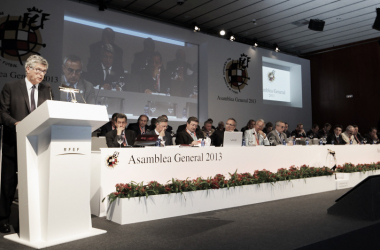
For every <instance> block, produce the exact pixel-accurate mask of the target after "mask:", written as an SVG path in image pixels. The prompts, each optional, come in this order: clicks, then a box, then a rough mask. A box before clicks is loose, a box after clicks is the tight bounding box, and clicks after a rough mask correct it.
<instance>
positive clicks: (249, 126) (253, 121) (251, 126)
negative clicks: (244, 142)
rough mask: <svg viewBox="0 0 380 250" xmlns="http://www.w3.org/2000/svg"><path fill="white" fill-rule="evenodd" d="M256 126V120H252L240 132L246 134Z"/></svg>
mask: <svg viewBox="0 0 380 250" xmlns="http://www.w3.org/2000/svg"><path fill="white" fill-rule="evenodd" d="M255 125H256V122H255V120H253V119H251V120H249V121H248V123H247V125H245V126H244V127H242V128H241V130H240V131H241V132H243V134H244V132H245V131H246V130H247V129H253V128H254V127H255Z"/></svg>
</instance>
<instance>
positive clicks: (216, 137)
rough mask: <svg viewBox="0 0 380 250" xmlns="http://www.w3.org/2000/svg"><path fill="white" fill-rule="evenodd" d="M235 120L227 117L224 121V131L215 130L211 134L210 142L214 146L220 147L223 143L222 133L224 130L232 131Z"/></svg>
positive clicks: (234, 126)
mask: <svg viewBox="0 0 380 250" xmlns="http://www.w3.org/2000/svg"><path fill="white" fill-rule="evenodd" d="M236 125H237V123H236V120H235V119H234V118H229V119H228V120H227V122H226V128H225V130H224V131H222V130H217V131H215V132H214V133H213V134H212V135H211V137H210V138H211V143H212V145H214V146H215V147H220V146H222V144H223V140H224V133H225V132H234V131H235V128H236Z"/></svg>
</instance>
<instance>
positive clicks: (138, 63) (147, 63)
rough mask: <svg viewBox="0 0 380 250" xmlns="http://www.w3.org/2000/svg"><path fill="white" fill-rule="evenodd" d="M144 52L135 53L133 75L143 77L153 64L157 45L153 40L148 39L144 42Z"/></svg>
mask: <svg viewBox="0 0 380 250" xmlns="http://www.w3.org/2000/svg"><path fill="white" fill-rule="evenodd" d="M143 46H144V48H143V50H142V51H140V52H137V53H135V55H134V59H133V63H132V67H131V73H132V74H134V75H139V76H141V75H142V74H144V73H145V72H146V70H147V69H148V68H150V67H151V66H152V64H153V55H154V50H155V48H156V45H155V43H154V41H153V39H152V38H150V37H148V38H146V39H145V40H144V43H143Z"/></svg>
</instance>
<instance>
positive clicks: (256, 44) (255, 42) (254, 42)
mask: <svg viewBox="0 0 380 250" xmlns="http://www.w3.org/2000/svg"><path fill="white" fill-rule="evenodd" d="M257 46H259V44H258V43H257V38H253V47H257Z"/></svg>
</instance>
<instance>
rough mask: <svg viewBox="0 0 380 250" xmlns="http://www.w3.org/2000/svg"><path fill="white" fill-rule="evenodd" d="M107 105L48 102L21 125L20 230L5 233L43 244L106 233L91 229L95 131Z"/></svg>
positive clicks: (105, 118) (34, 244) (104, 117)
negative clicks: (92, 134)
mask: <svg viewBox="0 0 380 250" xmlns="http://www.w3.org/2000/svg"><path fill="white" fill-rule="evenodd" d="M106 122H108V114H107V110H106V107H105V106H97V105H90V104H80V103H69V102H60V101H50V100H49V101H45V102H44V103H43V104H42V105H40V106H39V107H38V108H37V109H36V110H35V111H33V112H32V113H31V114H30V115H28V116H27V117H26V118H25V119H23V120H22V121H21V122H20V123H19V124H18V125H17V126H16V132H17V154H18V156H17V157H18V183H19V184H18V185H19V186H18V189H19V213H20V234H19V235H18V234H12V235H7V236H4V238H6V239H9V240H12V241H15V242H18V243H20V244H24V245H27V246H30V247H34V248H37V249H39V248H44V247H48V246H52V245H57V244H61V243H65V242H69V241H73V240H77V239H82V238H86V237H90V236H95V235H99V234H103V233H106V231H104V230H100V229H96V228H92V223H91V212H90V171H91V169H90V164H91V132H92V131H94V130H95V129H97V128H99V127H101V126H102V125H103V124H105V123H106Z"/></svg>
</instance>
